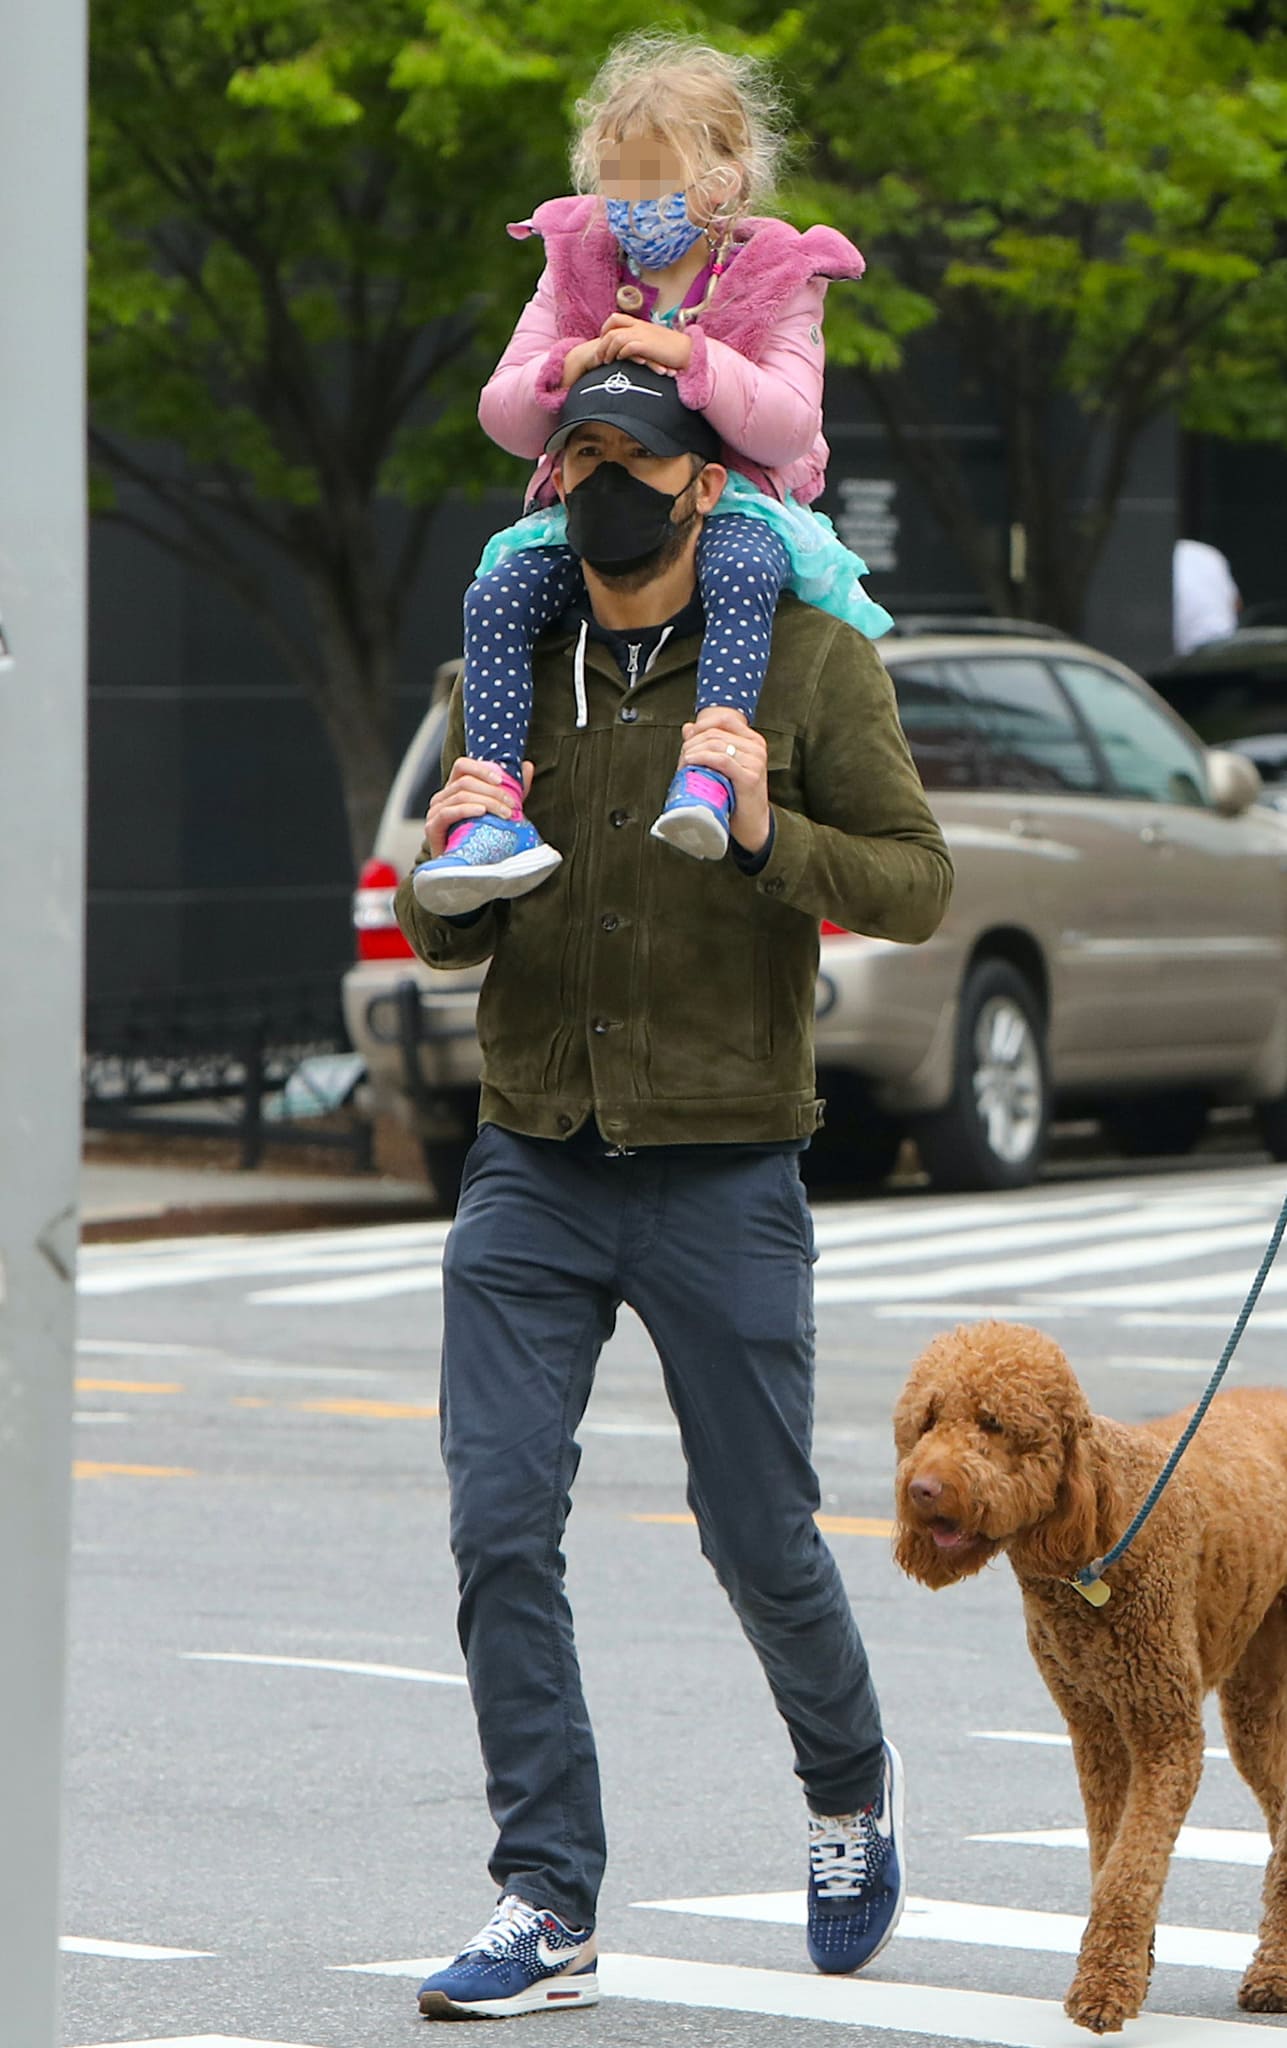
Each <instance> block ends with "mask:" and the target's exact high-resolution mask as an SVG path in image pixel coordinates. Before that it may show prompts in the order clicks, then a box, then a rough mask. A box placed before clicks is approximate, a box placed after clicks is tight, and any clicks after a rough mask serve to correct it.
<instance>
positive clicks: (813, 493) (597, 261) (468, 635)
mask: <svg viewBox="0 0 1287 2048" xmlns="http://www.w3.org/2000/svg"><path fill="white" fill-rule="evenodd" d="M577 113H578V116H579V119H580V124H581V125H580V133H579V137H578V140H577V143H576V146H575V149H574V152H573V169H574V173H575V176H576V180H577V183H578V185H579V186H580V188H581V191H580V195H579V196H576V197H572V198H567V199H552V200H548V201H546V203H545V204H544V205H542V206H539V207H538V208H537V209H536V211H535V212H534V214H533V215H532V217H531V219H530V220H528V221H524V222H521V223H519V224H516V225H515V226H514V227H512V228H511V229H510V233H511V234H512V235H514V236H515V237H516V238H517V239H525V238H526V237H527V236H529V235H533V234H536V235H539V236H540V237H541V238H542V240H543V242H544V244H545V259H546V260H545V269H544V272H543V273H542V276H541V279H540V282H539V284H538V285H537V288H536V292H535V294H534V296H533V298H532V299H531V300H530V301H529V303H528V305H527V306H526V308H525V309H524V311H523V313H522V315H521V317H520V319H519V322H518V325H517V327H516V328H515V330H514V334H513V337H512V338H511V340H510V343H509V346H508V347H507V348H506V350H505V353H504V355H503V356H502V357H501V360H500V362H499V364H498V365H497V367H496V370H495V372H494V373H493V375H492V377H491V379H490V380H489V382H488V384H487V385H486V387H485V388H484V390H483V393H482V397H481V400H480V402H479V409H478V410H479V418H480V420H481V422H482V425H483V427H484V428H485V429H486V431H487V433H488V434H489V435H490V436H491V438H492V440H494V441H495V442H497V443H498V444H499V445H500V446H501V447H502V448H505V449H507V450H508V451H509V452H510V453H511V454H514V455H521V456H525V457H527V458H529V459H530V460H532V461H534V462H535V463H536V465H537V467H536V470H535V473H534V475H533V477H532V480H531V483H530V484H529V487H528V492H527V499H526V503H527V506H528V507H529V510H528V512H527V515H526V516H525V517H524V518H523V519H521V520H520V521H519V522H518V523H517V525H515V526H511V527H508V528H507V529H506V530H505V531H504V532H503V533H500V534H497V535H496V536H495V537H494V538H493V539H492V541H491V542H490V543H489V545H488V547H487V549H486V551H485V553H484V555H483V560H482V563H481V564H480V569H479V575H478V578H477V580H476V581H475V583H474V584H473V585H472V586H471V588H470V590H469V592H468V594H467V596H466V599H465V676H464V711H465V746H466V752H467V753H468V755H469V756H470V757H471V758H472V759H475V760H483V761H489V762H492V763H494V764H496V765H497V766H498V767H499V768H500V770H501V772H502V777H503V787H504V789H505V793H506V797H507V799H508V801H509V803H510V806H511V811H510V815H509V816H508V817H507V818H498V817H495V816H487V817H481V818H477V819H470V820H468V821H467V822H466V823H465V824H463V825H460V826H458V827H457V828H456V830H455V831H454V832H453V833H452V835H451V838H450V840H449V842H448V846H447V850H446V852H445V853H443V854H442V855H441V856H440V857H439V858H438V859H437V860H432V861H426V862H424V863H423V864H422V865H421V866H420V867H419V868H418V869H417V870H416V875H415V892H416V895H417V897H418V899H419V901H420V902H421V903H423V904H424V905H425V907H426V908H428V909H431V910H437V911H439V912H443V913H445V914H448V915H451V914H453V913H456V912H460V911H465V910H469V909H473V908H476V907H477V906H479V905H480V904H482V903H485V902H489V901H491V900H493V899H494V898H497V897H507V896H517V895H521V894H523V893H524V892H525V891H526V890H528V889H531V888H535V887H536V886H537V885H538V884H539V883H540V882H542V881H543V880H544V879H545V878H546V876H547V875H548V874H550V873H551V872H552V870H553V869H554V868H555V867H557V866H558V864H559V861H560V859H561V855H560V854H559V853H558V852H557V851H556V849H555V848H553V847H550V846H548V845H546V844H545V842H544V841H543V840H542V839H541V838H540V836H539V834H538V833H537V832H536V829H535V827H534V826H533V825H532V824H531V822H530V821H529V820H527V819H525V818H524V816H523V811H522V760H523V752H524V746H525V743H526V737H527V726H528V719H529V716H530V711H531V694H532V671H531V647H532V642H533V640H534V639H535V638H536V637H537V636H538V635H539V634H540V633H542V632H544V631H545V630H546V629H547V628H548V627H550V626H551V625H553V624H554V623H555V622H556V621H557V620H558V619H559V618H560V617H561V616H562V614H563V613H564V611H565V610H566V609H567V607H568V604H569V602H570V600H571V599H572V597H573V595H574V593H575V591H576V589H577V587H578V581H579V564H578V560H577V557H576V556H575V555H573V554H572V553H571V551H570V550H569V549H568V547H567V544H566V532H567V528H566V515H565V513H564V511H563V508H562V507H561V506H560V504H559V502H558V498H557V495H556V493H555V491H554V487H553V482H552V471H553V466H554V461H555V460H557V458H550V457H548V456H546V455H545V454H544V450H545V447H546V443H547V441H548V440H549V438H550V436H551V435H552V434H553V432H554V431H555V429H556V427H557V424H558V415H559V412H560V409H561V407H562V404H563V399H564V395H565V393H566V392H567V391H568V390H569V388H570V387H571V386H572V385H573V384H574V383H575V382H576V380H577V379H578V378H579V377H581V376H582V375H584V374H585V373H586V372H587V371H588V370H592V369H595V368H598V367H599V366H601V365H603V364H606V363H611V362H615V361H633V362H638V363H644V364H647V365H649V366H650V367H651V368H653V369H657V370H661V371H664V372H666V373H668V374H670V375H672V376H674V377H675V378H676V379H677V380H678V390H679V395H680V397H681V398H682V399H683V401H684V403H685V404H686V405H688V406H689V407H691V408H692V409H693V410H694V411H697V412H701V413H702V414H703V415H704V416H705V418H706V419H707V421H708V422H709V423H710V425H711V426H712V427H713V428H714V429H715V430H716V432H717V433H718V434H719V435H720V437H721V440H722V442H723V444H724V445H723V449H722V453H721V458H720V459H721V461H722V462H723V463H724V464H725V465H726V466H727V468H728V469H729V472H730V474H729V480H728V483H727V485H726V487H725V489H724V492H723V494H722V496H721V498H720V500H719V503H718V504H717V505H716V507H715V508H714V511H713V512H712V513H711V514H710V515H709V516H708V518H707V521H706V524H705V526H704V528H703V531H702V535H701V539H700V542H699V545H698V552H697V570H698V582H699V586H700V591H701V597H702V602H703V607H704V610H705V618H706V626H705V634H704V638H703V642H702V652H701V657H700V661H699V665H698V679H697V693H696V704H695V715H696V714H697V713H700V712H701V711H702V710H704V709H705V708H707V707H708V706H711V705H719V706H723V707H728V708H732V709H735V710H737V711H739V712H740V713H741V714H742V715H743V716H744V717H745V718H746V720H747V722H748V723H750V722H753V720H754V717H755V711H756V706H757V703H758V699H759V693H760V688H761V685H762V684H763V681H764V675H765V670H766V668H767V665H768V657H769V641H770V635H771V631H772V622H773V613H774V609H775V607H776V605H777V601H778V598H779V596H780V595H781V593H782V591H783V590H784V589H790V590H793V591H794V592H795V593H796V594H797V595H798V596H800V597H801V598H803V599H805V600H806V601H807V602H808V603H811V604H816V605H819V606H821V607H822V608H823V609H824V610H826V611H830V612H832V613H834V614H835V615H836V616H838V617H840V618H842V619H845V620H847V621H848V622H849V623H850V624H851V625H854V626H856V627H857V628H858V629H859V631H861V632H863V633H865V634H867V635H868V637H869V638H872V639H874V638H876V637H877V636H878V635H879V634H881V633H883V632H885V631H887V629H888V628H889V626H890V625H891V624H892V623H893V621H892V620H891V618H890V616H889V613H888V612H886V611H885V610H884V608H883V607H882V606H880V605H878V604H876V603H875V602H874V601H873V600H872V599H871V598H870V597H868V596H867V593H866V592H865V590H864V589H863V587H862V584H861V581H860V578H861V577H862V576H863V575H864V574H865V564H864V563H863V562H862V561H860V560H859V558H858V557H857V556H856V555H854V554H852V553H851V552H850V551H849V550H848V549H847V548H846V547H844V546H843V544H842V543H841V542H840V540H839V539H838V537H837V535H836V533H835V530H834V528H833V527H832V525H831V522H830V521H829V520H828V519H826V518H825V517H824V516H823V515H822V514H820V513H814V512H811V511H810V510H809V509H808V508H809V506H810V505H811V504H812V502H813V500H814V499H815V498H817V497H818V496H819V495H820V494H821V492H822V490H823V488H824V484H825V478H826V466H827V456H828V450H827V444H826V441H825V440H824V438H823V433H822V385H823V366H824V351H823V342H822V320H823V310H824V302H825V299H826V293H827V287H828V285H829V283H831V282H832V281H833V280H835V279H857V278H860V277H861V276H862V274H863V269H864V263H863V259H862V257H861V255H860V254H859V252H858V250H857V249H855V248H854V246H853V244H852V243H850V242H848V241H847V240H846V239H845V237H844V236H843V235H841V234H838V233H837V232H836V231H835V230H834V229H833V228H829V227H812V228H809V229H807V230H805V231H804V232H803V233H801V232H799V231H798V230H797V229H795V228H793V227H791V226H789V225H788V224H787V223H786V222H785V221H781V220H777V219H774V218H772V217H764V216H760V215H757V214H755V213H753V212H752V211H751V209H752V207H753V206H755V205H756V204H757V203H762V202H763V200H764V198H765V197H767V195H768V194H769V193H771V191H772V187H773V182H774V178H775V175H776V171H777V167H778V162H779V158H780V155H781V148H782V142H781V135H780V130H779V125H778V114H777V108H776V103H775V99H774V95H773V91H772V87H771V84H770V81H769V79H768V75H767V73H766V71H765V69H764V67H763V66H762V65H760V64H759V63H758V62H757V61H756V60H754V59H752V58H747V57H731V56H728V55H727V54H725V53H724V52H723V51H720V50H716V49H713V48H711V47H710V46H709V45H707V44H704V43H701V42H699V41H697V40H696V39H694V38H690V37H682V36H672V35H668V34H662V33H658V32H653V31H646V32H642V33H639V34H636V35H632V36H629V37H627V38H626V39H625V40H624V41H623V42H621V43H619V44H617V45H616V47H615V48H614V49H613V50H612V51H611V53H610V54H609V56H608V58H607V60H606V62H605V63H604V65H603V67H602V68H601V70H600V72H599V74H598V76H597V77H596V79H595V81H594V84H593V85H592V86H591V88H590V91H589V92H588V93H587V95H586V96H585V98H584V99H583V100H581V101H579V102H578V107H577ZM605 466H607V465H601V467H605ZM587 481H588V480H587ZM582 488H584V486H582ZM659 794H660V792H659ZM731 808H732V789H731V787H730V786H729V785H728V784H727V783H725V781H724V779H723V777H718V776H712V774H711V772H710V771H709V770H707V769H684V768H681V769H679V770H678V771H677V773H676V774H675V776H674V778H673V780H672V781H671V784H670V787H669V790H668V791H667V792H666V796H665V801H664V804H663V805H662V808H661V811H660V814H659V816H658V817H657V820H656V822H655V823H654V825H653V827H652V832H653V835H654V836H655V837H656V838H658V839H661V840H664V841H667V842H668V843H669V844H670V845H671V846H674V847H677V848H678V849H679V850H681V851H683V852H685V853H690V854H693V855H695V856H697V857H698V858H705V859H711V858H718V857H719V856H720V855H722V854H723V853H724V851H725V850H726V848H727V845H728V820H729V815H730V812H731Z"/></svg>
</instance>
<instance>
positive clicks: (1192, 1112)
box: [1100, 1089, 1287, 1159]
mask: <svg viewBox="0 0 1287 2048" xmlns="http://www.w3.org/2000/svg"><path fill="white" fill-rule="evenodd" d="M1100 1122H1101V1123H1102V1125H1103V1127H1104V1131H1105V1134H1106V1135H1107V1137H1108V1138H1109V1139H1110V1140H1111V1142H1112V1143H1113V1144H1114V1145H1115V1146H1116V1148H1117V1150H1118V1151H1119V1152H1120V1153H1121V1154H1122V1155H1123V1157H1124V1158H1126V1159H1148V1158H1150V1157H1152V1158H1155V1159H1179V1158H1180V1157H1181V1156H1182V1155H1183V1154H1184V1153H1185V1152H1191V1151H1192V1150H1193V1148H1194V1146H1195V1145H1196V1144H1197V1142H1198V1140H1199V1138H1200V1137H1201V1136H1202V1133H1203V1132H1204V1131H1205V1129H1206V1127H1207V1105H1206V1101H1205V1099H1204V1098H1203V1097H1202V1096H1201V1095H1194V1094H1191V1093H1190V1092H1189V1090H1187V1089H1181V1090H1177V1091H1176V1092H1175V1093H1173V1094H1169V1095H1141V1096H1139V1097H1138V1098H1137V1099H1136V1100H1135V1101H1134V1102H1116V1103H1114V1104H1113V1106H1112V1108H1111V1109H1108V1110H1105V1112H1104V1114H1103V1116H1102V1117H1101V1118H1100ZM1284 1156H1287V1155H1284Z"/></svg>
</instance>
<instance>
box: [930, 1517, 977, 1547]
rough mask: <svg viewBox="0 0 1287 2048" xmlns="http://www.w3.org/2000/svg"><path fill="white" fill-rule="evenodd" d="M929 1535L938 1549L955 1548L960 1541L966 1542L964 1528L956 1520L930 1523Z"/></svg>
mask: <svg viewBox="0 0 1287 2048" xmlns="http://www.w3.org/2000/svg"><path fill="white" fill-rule="evenodd" d="M930 1535H931V1536H932V1537H933V1538H934V1541H935V1543H936V1544H937V1545H938V1547H939V1549H940V1550H957V1549H959V1547H960V1545H961V1544H962V1543H968V1542H969V1540H970V1539H969V1537H968V1536H967V1535H966V1533H965V1530H964V1529H962V1528H961V1527H960V1526H959V1525H958V1524H957V1523H956V1522H949V1521H947V1520H945V1519H944V1520H941V1521H937V1522H931V1523H930Z"/></svg>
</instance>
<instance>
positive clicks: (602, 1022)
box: [590, 1017, 612, 1038]
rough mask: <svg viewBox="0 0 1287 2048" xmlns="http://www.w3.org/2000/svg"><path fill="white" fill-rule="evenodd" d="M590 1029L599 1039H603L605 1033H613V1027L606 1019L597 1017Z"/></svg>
mask: <svg viewBox="0 0 1287 2048" xmlns="http://www.w3.org/2000/svg"><path fill="white" fill-rule="evenodd" d="M590 1029H591V1030H592V1031H593V1032H594V1034H595V1036H596V1037H597V1038H602V1037H603V1035H604V1033H605V1032H607V1031H611V1029H612V1026H611V1024H610V1023H609V1022H608V1020H607V1018H606V1017H596V1018H595V1020H594V1023H593V1024H592V1025H591V1027H590Z"/></svg>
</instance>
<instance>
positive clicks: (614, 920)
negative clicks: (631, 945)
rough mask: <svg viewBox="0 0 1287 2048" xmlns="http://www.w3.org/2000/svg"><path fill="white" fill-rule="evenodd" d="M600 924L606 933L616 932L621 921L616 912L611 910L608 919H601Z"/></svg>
mask: <svg viewBox="0 0 1287 2048" xmlns="http://www.w3.org/2000/svg"><path fill="white" fill-rule="evenodd" d="M599 923H600V924H601V925H602V927H603V929H604V931H605V932H615V930H616V929H617V926H618V925H619V924H620V923H621V919H620V918H619V917H618V916H617V913H616V911H615V910H610V911H609V912H608V914H607V916H606V917H601V918H600V919H599Z"/></svg>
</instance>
